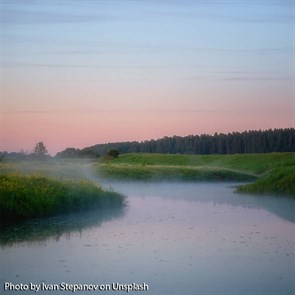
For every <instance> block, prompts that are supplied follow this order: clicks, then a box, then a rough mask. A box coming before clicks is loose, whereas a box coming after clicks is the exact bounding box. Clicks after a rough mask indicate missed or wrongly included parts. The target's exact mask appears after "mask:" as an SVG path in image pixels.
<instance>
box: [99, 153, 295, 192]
mask: <svg viewBox="0 0 295 295" xmlns="http://www.w3.org/2000/svg"><path fill="white" fill-rule="evenodd" d="M96 169H97V171H98V173H100V175H101V176H102V177H107V178H116V179H138V180H147V179H149V180H162V179H171V180H184V181H186V180H188V181H247V182H250V183H249V184H245V185H241V186H239V187H238V188H237V191H238V192H245V193H255V194H277V195H287V196H295V153H269V154H233V155H169V154H138V153H136V154H122V155H120V156H119V157H118V158H115V159H109V158H105V159H104V160H102V161H101V162H99V163H96Z"/></svg>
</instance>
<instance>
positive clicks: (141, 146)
mask: <svg viewBox="0 0 295 295" xmlns="http://www.w3.org/2000/svg"><path fill="white" fill-rule="evenodd" d="M111 149H117V150H118V151H119V152H120V153H162V154H198V155H209V154H238V153H239V154H244V153H271V152H294V151H295V129H294V128H285V129H274V130H272V129H269V130H264V131H261V130H258V131H244V132H241V133H240V132H233V133H228V134H223V133H219V134H217V133H215V134H214V135H208V134H202V135H188V136H184V137H181V136H172V137H167V136H166V137H164V138H161V139H157V140H146V141H142V142H137V141H132V142H115V143H106V144H97V145H95V146H92V147H87V148H84V149H81V150H79V149H75V148H67V149H65V150H64V151H62V152H60V153H58V154H57V155H56V157H65V158H69V157H99V156H103V155H106V154H107V152H108V151H110V150H111Z"/></svg>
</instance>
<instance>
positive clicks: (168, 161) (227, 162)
mask: <svg viewBox="0 0 295 295" xmlns="http://www.w3.org/2000/svg"><path fill="white" fill-rule="evenodd" d="M104 163H105V164H112V165H114V164H120V165H122V164H126V165H141V166H145V165H146V166H154V165H157V166H158V165H160V166H192V167H204V166H205V167H214V168H216V167H219V168H229V169H233V170H239V171H245V172H246V171H247V172H249V173H251V174H257V175H259V174H262V173H264V172H266V171H268V170H270V169H273V168H275V167H279V166H284V167H285V166H290V165H295V153H270V154H234V155H170V154H140V153H137V154H135V153H134V154H122V155H120V156H119V157H118V158H116V159H105V160H104Z"/></svg>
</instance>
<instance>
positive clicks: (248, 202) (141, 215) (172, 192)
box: [0, 182, 295, 295]
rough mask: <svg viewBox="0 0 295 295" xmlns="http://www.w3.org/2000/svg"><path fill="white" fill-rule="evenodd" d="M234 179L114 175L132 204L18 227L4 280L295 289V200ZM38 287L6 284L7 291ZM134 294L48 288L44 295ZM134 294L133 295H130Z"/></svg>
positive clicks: (5, 255) (1, 256)
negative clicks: (122, 179) (243, 188)
mask: <svg viewBox="0 0 295 295" xmlns="http://www.w3.org/2000/svg"><path fill="white" fill-rule="evenodd" d="M233 185H234V184H232V183H226V184H225V183H216V184H214V183H213V184H212V183H210V184H207V183H140V182H137V183H113V184H111V186H112V187H113V188H114V190H116V191H120V192H123V193H124V194H126V195H127V196H128V206H127V208H125V209H123V210H112V211H95V212H90V213H86V214H74V215H70V216H67V217H59V218H53V219H50V220H46V221H43V222H34V223H30V224H26V225H24V226H18V227H14V228H11V229H10V230H9V232H2V233H1V239H0V245H1V247H0V261H1V270H0V282H1V285H2V286H1V290H3V286H4V283H5V282H11V283H13V284H20V283H22V284H29V283H31V282H32V283H34V284H40V283H42V282H43V283H44V284H45V285H46V286H49V284H60V283H63V282H65V283H68V284H99V285H100V286H102V287H103V286H106V285H107V284H111V283H115V282H118V283H121V284H129V283H133V282H135V283H143V282H145V283H146V284H148V286H149V290H148V291H141V292H130V293H131V294H135V293H136V294H158V295H163V294H172V295H173V294H177V295H178V294H184V295H185V294H193V295H196V294H200V295H206V294H210V295H212V294H218V295H221V294H226V295H231V294H234V295H237V294H251V295H254V294H257V295H262V294H267V295H271V294H276V295H277V294H295V279H294V278H295V213H294V212H295V211H294V209H295V202H294V200H290V199H283V198H273V197H261V196H259V197H258V196H248V195H239V194H234V193H233V190H234V189H233ZM2 293H3V294H34V292H31V291H30V292H20V291H5V292H3V291H1V294H2ZM113 293H114V294H125V293H126V292H125V291H94V292H90V291H84V292H82V291H77V292H76V293H72V292H70V291H69V292H66V291H59V292H58V291H54V292H52V291H42V292H41V291H39V292H38V293H35V294H113ZM130 293H129V294H130Z"/></svg>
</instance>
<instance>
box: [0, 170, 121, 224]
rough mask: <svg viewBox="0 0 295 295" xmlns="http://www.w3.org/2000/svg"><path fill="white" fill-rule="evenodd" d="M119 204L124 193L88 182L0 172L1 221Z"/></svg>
mask: <svg viewBox="0 0 295 295" xmlns="http://www.w3.org/2000/svg"><path fill="white" fill-rule="evenodd" d="M122 205H124V196H122V195H121V194H118V193H115V192H112V191H106V190H103V189H102V188H100V187H98V186H96V185H95V184H93V183H91V182H89V181H88V182H87V181H79V182H78V181H70V180H68V181H58V180H56V179H53V178H49V177H44V176H34V175H31V176H24V175H20V174H18V175H17V174H16V175H0V220H1V222H4V223H5V222H11V221H16V220H24V219H30V218H34V217H45V216H52V215H57V214H61V213H67V212H71V211H80V210H85V209H89V208H93V207H97V208H105V207H116V206H122Z"/></svg>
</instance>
